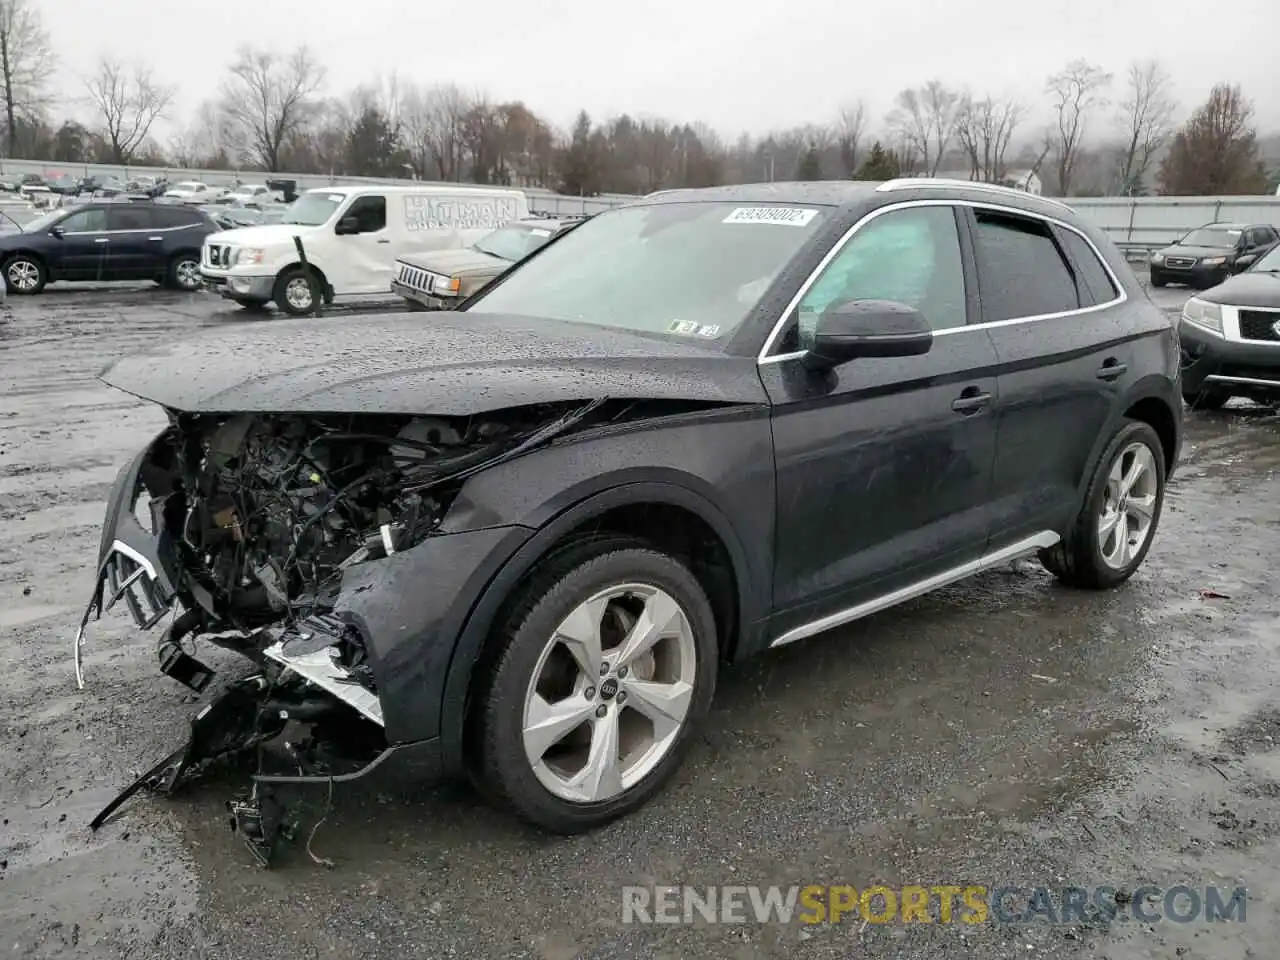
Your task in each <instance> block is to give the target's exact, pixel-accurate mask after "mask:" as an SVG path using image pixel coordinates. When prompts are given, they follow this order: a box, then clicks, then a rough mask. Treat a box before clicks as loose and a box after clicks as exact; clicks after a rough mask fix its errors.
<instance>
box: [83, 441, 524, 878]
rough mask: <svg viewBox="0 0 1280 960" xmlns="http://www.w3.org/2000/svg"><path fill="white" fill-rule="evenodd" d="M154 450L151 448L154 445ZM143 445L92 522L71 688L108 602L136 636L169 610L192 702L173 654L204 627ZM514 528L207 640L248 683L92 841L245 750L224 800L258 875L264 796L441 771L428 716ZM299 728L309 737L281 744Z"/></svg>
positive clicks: (281, 817) (268, 827) (488, 531)
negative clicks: (361, 667) (145, 803)
mask: <svg viewBox="0 0 1280 960" xmlns="http://www.w3.org/2000/svg"><path fill="white" fill-rule="evenodd" d="M159 439H160V438H157V442H159ZM150 450H151V448H150V447H149V448H148V449H146V450H144V451H143V452H142V453H140V454H139V455H138V456H137V457H136V458H135V459H134V460H133V461H132V462H131V463H130V464H128V465H127V466H126V467H125V468H124V469H123V470H122V471H121V472H120V475H119V477H118V478H117V480H116V483H115V485H114V487H113V489H112V491H111V496H110V499H109V501H108V507H107V514H106V518H105V522H104V526H103V533H102V540H101V545H100V552H99V563H98V570H97V578H96V580H95V583H94V589H93V593H92V595H91V598H90V601H89V603H88V605H87V607H86V609H85V612H84V616H83V617H82V619H81V622H80V627H79V629H78V630H77V632H76V637H75V650H74V659H75V672H76V679H77V683H79V684H80V685H81V687H83V685H84V680H85V672H84V665H83V661H82V650H83V647H84V642H85V632H86V629H87V627H88V626H89V624H90V622H91V621H92V620H93V619H94V618H95V616H96V617H97V618H100V617H101V616H102V614H103V613H105V612H106V611H108V610H110V609H112V608H113V607H114V606H115V605H117V604H119V603H120V602H121V601H123V602H124V606H125V607H126V609H127V610H128V612H129V614H130V616H131V617H132V619H133V620H134V622H135V623H136V624H137V626H138V627H139V628H140V629H143V630H149V629H151V628H153V627H155V626H156V625H157V624H159V623H160V621H161V620H163V619H164V618H165V617H166V615H169V614H171V613H172V614H173V615H174V616H173V620H172V623H170V624H169V625H168V626H167V627H166V629H165V630H164V632H163V634H162V635H161V637H160V638H159V642H158V645H157V655H158V661H159V666H160V669H161V672H162V673H164V674H166V675H167V676H169V677H171V678H172V679H175V680H177V681H178V682H180V683H182V684H184V685H185V686H187V687H188V688H190V689H191V690H194V691H196V692H203V691H205V690H206V689H208V688H209V687H210V685H211V683H212V681H213V679H214V676H215V674H214V671H213V670H212V669H211V668H210V667H208V666H206V665H205V664H203V663H202V662H200V661H199V660H197V659H196V658H195V657H194V656H192V655H191V654H190V653H189V652H187V650H186V649H185V648H184V641H185V639H186V638H187V637H188V636H189V635H190V634H192V632H193V631H195V630H197V629H198V628H200V627H201V626H202V625H204V624H205V622H206V621H205V619H204V617H205V612H204V611H203V610H202V608H201V604H200V603H199V600H198V598H196V597H193V596H192V593H191V590H192V585H191V583H190V582H188V581H186V580H184V579H183V574H182V571H181V570H179V569H177V567H176V564H177V562H178V561H177V560H176V559H175V558H176V557H177V552H176V550H175V549H174V545H173V543H172V542H170V540H169V537H170V534H169V533H168V531H167V530H166V529H165V524H164V521H163V509H162V505H161V504H158V503H155V502H153V498H152V497H151V495H150V493H149V492H148V491H147V489H146V488H145V485H144V484H143V482H142V474H143V473H144V470H145V464H146V463H147V462H148V456H149V454H150ZM531 533H532V531H530V530H528V529H526V528H523V527H513V526H499V527H487V528H483V529H478V530H472V531H467V532H453V533H441V534H439V535H437V536H432V537H429V538H427V539H426V540H424V541H423V542H421V543H419V544H417V545H415V546H413V547H410V548H408V549H406V550H404V551H401V552H397V553H395V554H394V555H392V556H388V557H385V558H381V559H377V560H370V561H367V562H364V563H359V564H355V565H353V566H351V567H349V568H347V569H346V570H345V571H344V572H343V577H342V582H341V585H340V587H339V590H338V594H337V599H336V602H335V604H334V607H333V609H332V610H331V611H329V612H328V613H325V614H320V615H313V616H310V617H306V618H304V619H301V620H299V621H297V622H295V623H293V624H290V625H287V626H276V627H266V628H263V629H259V630H256V631H254V632H252V633H242V634H237V633H234V632H229V633H228V634H226V635H222V636H219V635H216V634H206V636H208V637H209V638H210V639H212V640H214V641H215V642H217V643H218V644H219V645H221V646H224V647H227V648H229V649H233V650H236V651H237V652H240V653H242V654H244V655H245V656H247V657H248V658H249V659H250V660H251V661H253V662H254V663H255V664H256V666H257V672H255V673H254V674H253V675H252V676H250V677H248V678H246V679H244V680H239V681H236V682H234V683H230V684H227V685H225V686H224V687H223V688H222V689H221V690H220V691H219V692H218V694H217V695H216V696H215V697H214V698H213V699H212V700H211V701H210V702H209V703H208V704H207V705H205V706H204V707H203V709H202V710H201V711H200V712H199V713H198V714H197V715H196V717H195V718H194V719H193V720H192V723H191V730H190V734H189V737H188V739H187V743H186V744H185V745H184V746H183V747H182V748H180V749H178V750H176V751H175V752H174V753H172V754H170V755H169V756H168V757H166V758H165V759H164V760H162V761H161V762H160V763H159V764H157V765H156V766H155V767H153V768H152V769H150V770H148V771H147V772H146V773H145V774H144V775H143V776H141V777H139V779H138V780H137V781H135V782H134V783H133V784H131V785H130V786H129V787H128V788H127V789H126V790H124V791H123V792H122V793H121V794H120V796H118V797H117V798H116V799H115V800H114V801H113V802H112V804H111V805H110V806H109V807H108V808H107V809H106V810H104V811H103V812H102V814H100V815H99V817H98V818H97V819H95V821H94V823H93V825H92V826H93V828H94V829H97V828H98V827H99V826H101V825H102V824H103V823H104V822H106V820H107V819H108V817H109V816H110V815H111V813H113V812H114V811H115V810H116V809H117V808H118V807H119V806H120V805H121V804H123V803H124V802H125V801H126V800H127V799H128V798H129V797H131V796H133V795H134V794H136V793H137V792H138V791H139V790H143V789H146V790H149V791H151V792H156V793H160V794H165V795H167V794H170V793H172V792H173V791H174V790H176V789H177V788H178V787H179V786H180V785H182V784H183V783H185V782H188V781H190V780H191V779H192V778H193V777H194V776H196V775H197V774H198V773H199V772H200V771H201V770H203V769H204V768H205V767H207V765H208V764H209V763H210V762H211V761H214V760H217V759H219V758H227V757H231V756H235V755H239V756H246V755H248V754H249V753H250V752H253V751H256V753H257V758H256V772H254V774H253V775H252V791H251V793H250V794H249V795H248V796H247V797H245V798H241V799H238V800H236V801H233V802H232V803H231V804H229V805H228V806H229V810H230V812H231V821H232V825H233V828H235V829H237V830H238V831H239V832H240V833H241V835H242V837H243V839H244V840H245V841H246V843H247V844H248V846H249V848H250V850H252V851H253V853H254V855H255V857H256V858H257V859H258V860H259V861H260V862H262V863H264V864H266V863H268V862H269V861H270V858H271V855H272V850H273V846H274V844H275V843H276V841H277V840H278V839H279V838H280V837H281V836H282V835H285V834H287V826H288V824H287V808H286V805H285V804H283V802H282V801H280V799H279V798H278V797H277V795H276V794H277V791H278V790H280V789H282V788H287V787H306V786H308V785H312V786H321V787H326V788H327V789H329V790H332V789H333V787H334V785H335V784H342V783H347V782H351V781H355V780H363V779H365V778H366V777H370V776H371V775H375V774H376V775H377V777H378V779H382V778H386V780H387V781H388V782H391V783H404V782H406V781H409V782H413V783H429V782H432V781H436V780H439V779H440V778H441V777H442V776H443V775H445V774H446V773H447V772H450V771H445V770H444V767H443V764H442V760H441V755H442V751H441V739H440V723H441V704H442V702H443V696H444V687H445V680H446V677H447V675H448V673H449V667H450V661H451V658H452V656H453V651H454V645H455V641H456V638H457V636H458V635H459V633H460V632H461V630H462V627H463V625H464V623H465V619H466V616H467V614H468V612H469V611H470V610H471V609H472V607H473V606H474V604H475V602H476V599H477V598H478V596H479V595H480V593H481V592H482V591H483V589H484V587H485V586H486V585H487V583H488V582H489V581H490V580H491V579H492V577H493V576H494V574H495V573H496V571H497V570H498V569H499V568H500V567H501V565H502V564H503V563H504V562H505V561H506V560H507V559H508V558H509V557H510V556H511V555H512V554H513V553H514V552H515V550H516V549H517V548H518V547H519V546H520V545H521V544H522V543H523V542H524V541H525V540H526V539H527V538H528V536H529V535H530V534H531ZM346 631H354V632H355V633H356V634H357V635H358V637H359V640H360V645H361V646H362V647H363V648H364V650H365V651H366V653H367V657H368V663H367V667H368V671H369V674H370V676H369V677H357V676H355V675H354V674H353V672H352V671H351V670H350V669H348V668H347V667H346V666H344V665H343V663H342V662H340V659H339V657H338V656H337V652H338V649H339V646H340V644H341V641H342V639H343V634H344V632H346ZM291 723H292V724H294V726H293V727H290V730H291V731H294V730H299V729H305V730H307V731H309V733H308V734H307V735H295V734H294V733H293V732H290V733H289V734H288V735H286V727H288V726H289V725H290V724H291Z"/></svg>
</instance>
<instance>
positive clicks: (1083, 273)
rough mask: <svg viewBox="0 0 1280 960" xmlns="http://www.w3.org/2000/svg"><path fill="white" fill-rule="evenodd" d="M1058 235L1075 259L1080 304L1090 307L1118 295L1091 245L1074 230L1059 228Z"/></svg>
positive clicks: (1108, 300) (1106, 301)
mask: <svg viewBox="0 0 1280 960" xmlns="http://www.w3.org/2000/svg"><path fill="white" fill-rule="evenodd" d="M1058 237H1059V239H1060V240H1061V241H1062V245H1063V246H1064V247H1066V248H1067V253H1069V254H1070V255H1071V259H1072V260H1073V261H1075V266H1076V270H1077V272H1078V275H1079V278H1080V280H1081V283H1082V286H1083V288H1084V289H1082V290H1081V291H1080V299H1081V306H1085V307H1091V306H1095V305H1096V304H1100V303H1108V302H1110V301H1112V300H1114V299H1115V298H1116V297H1117V296H1118V295H1119V293H1118V291H1117V290H1116V285H1115V284H1114V283H1112V282H1111V277H1110V276H1109V275H1108V274H1107V271H1106V268H1105V267H1103V265H1102V264H1101V263H1100V262H1099V261H1098V255H1097V254H1096V253H1094V252H1093V246H1092V245H1091V244H1090V243H1089V241H1087V240H1085V238H1084V237H1082V236H1080V234H1078V233H1076V232H1075V231H1074V230H1059V231H1058Z"/></svg>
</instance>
